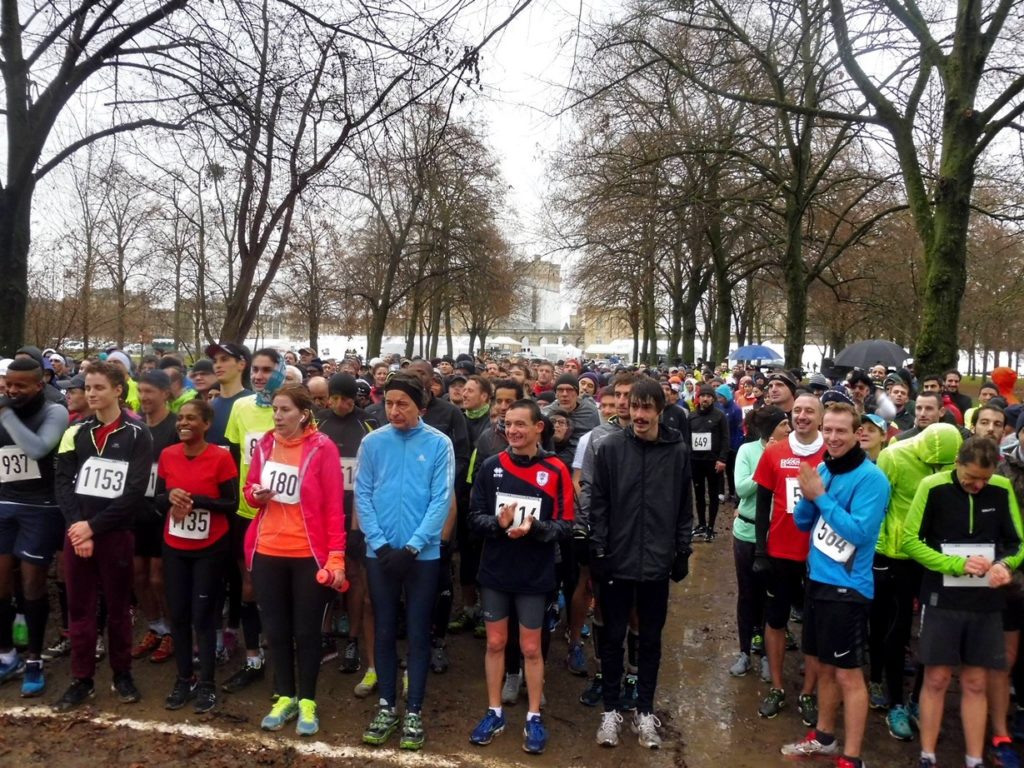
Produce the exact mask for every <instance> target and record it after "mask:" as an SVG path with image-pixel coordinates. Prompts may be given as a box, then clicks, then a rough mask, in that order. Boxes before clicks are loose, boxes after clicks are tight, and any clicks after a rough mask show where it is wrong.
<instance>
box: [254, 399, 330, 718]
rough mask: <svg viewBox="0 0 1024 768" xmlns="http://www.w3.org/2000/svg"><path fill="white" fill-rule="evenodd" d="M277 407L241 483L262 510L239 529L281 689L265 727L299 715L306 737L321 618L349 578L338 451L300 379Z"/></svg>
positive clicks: (312, 704)
mask: <svg viewBox="0 0 1024 768" xmlns="http://www.w3.org/2000/svg"><path fill="white" fill-rule="evenodd" d="M273 409H274V429H273V430H272V431H270V432H268V433H267V434H265V435H264V436H263V437H262V438H260V441H259V443H257V445H256V449H255V451H253V456H252V463H251V464H250V466H249V474H248V476H247V478H246V483H245V498H246V500H247V501H248V502H249V504H250V505H252V506H253V507H254V508H256V509H257V510H259V511H258V513H257V515H256V518H255V519H254V520H253V523H252V525H250V526H249V530H248V532H247V534H246V537H245V558H246V566H247V567H248V568H249V570H250V571H252V579H253V585H254V586H255V587H256V595H257V602H258V603H259V607H260V613H261V614H262V617H263V629H264V632H265V634H266V636H267V640H268V641H269V644H270V656H271V660H272V661H273V670H274V690H275V691H276V692H277V694H278V696H277V700H276V701H275V703H274V706H273V707H272V708H271V710H270V714H268V715H267V716H266V717H265V718H263V723H262V726H261V727H262V728H263V729H264V730H267V731H277V730H280V729H281V728H282V727H283V726H284V724H285V723H287V722H288V721H290V720H293V719H296V718H297V722H296V724H295V731H296V733H298V734H299V735H300V736H312V735H313V734H314V733H316V732H317V731H318V730H319V728H320V721H319V719H318V718H317V711H316V682H317V675H318V674H319V672H320V629H321V623H322V621H323V616H324V612H325V611H326V609H327V606H328V604H329V603H330V601H331V598H332V592H331V589H332V588H334V589H341V587H342V585H343V584H344V582H345V513H344V510H343V509H342V498H343V491H344V488H343V480H342V475H341V459H340V457H339V455H338V449H337V448H336V447H335V445H334V442H333V441H332V440H330V439H329V438H327V437H326V436H324V435H322V434H321V433H320V432H318V431H317V429H316V424H315V423H314V421H313V399H312V397H311V396H310V394H309V391H308V390H307V389H306V388H305V387H304V386H302V385H301V384H290V385H286V386H284V387H282V388H281V389H279V390H278V391H277V393H276V394H275V395H274V400H273ZM318 577H319V579H318ZM321 581H323V582H325V583H321ZM296 662H297V664H298V683H297V685H296V674H295V671H296Z"/></svg>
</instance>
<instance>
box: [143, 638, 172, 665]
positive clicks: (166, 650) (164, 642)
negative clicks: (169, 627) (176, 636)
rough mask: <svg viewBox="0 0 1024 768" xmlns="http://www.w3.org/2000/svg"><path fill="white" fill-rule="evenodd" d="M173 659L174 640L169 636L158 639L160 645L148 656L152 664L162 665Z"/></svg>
mask: <svg viewBox="0 0 1024 768" xmlns="http://www.w3.org/2000/svg"><path fill="white" fill-rule="evenodd" d="M173 658H174V640H173V639H172V638H171V636H170V635H164V636H163V637H161V638H160V645H159V646H158V647H157V649H156V650H155V651H153V653H151V654H150V655H149V660H150V661H151V662H152V663H154V664H163V663H164V662H165V661H170V660H171V659H173Z"/></svg>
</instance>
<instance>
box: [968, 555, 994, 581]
mask: <svg viewBox="0 0 1024 768" xmlns="http://www.w3.org/2000/svg"><path fill="white" fill-rule="evenodd" d="M991 567H992V561H990V560H989V559H988V558H987V557H982V556H981V555H971V556H970V557H968V558H967V562H965V563H964V573H968V574H970V575H971V576H984V575H985V574H986V573H988V569H989V568H991Z"/></svg>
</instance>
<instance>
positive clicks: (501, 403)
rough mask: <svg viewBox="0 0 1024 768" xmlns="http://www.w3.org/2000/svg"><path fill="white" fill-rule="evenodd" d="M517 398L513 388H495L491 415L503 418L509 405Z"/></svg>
mask: <svg viewBox="0 0 1024 768" xmlns="http://www.w3.org/2000/svg"><path fill="white" fill-rule="evenodd" d="M518 399H519V398H517V397H516V391H515V390H514V389H497V390H495V391H494V403H492V404H491V415H492V416H495V417H496V418H499V419H503V418H505V415H506V414H507V413H508V409H509V406H511V405H512V403H514V402H515V401H516V400H518Z"/></svg>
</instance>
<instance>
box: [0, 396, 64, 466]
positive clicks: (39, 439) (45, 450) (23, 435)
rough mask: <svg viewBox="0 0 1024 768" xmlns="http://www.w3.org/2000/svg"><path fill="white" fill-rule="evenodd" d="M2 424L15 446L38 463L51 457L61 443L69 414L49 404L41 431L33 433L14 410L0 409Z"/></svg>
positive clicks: (40, 427)
mask: <svg viewBox="0 0 1024 768" xmlns="http://www.w3.org/2000/svg"><path fill="white" fill-rule="evenodd" d="M0 424H3V426H4V429H6V430H7V434H9V435H10V436H11V439H12V440H14V444H15V445H17V446H18V447H19V448H21V450H23V451H24V452H25V455H26V456H28V457H29V458H30V459H33V460H35V461H38V460H39V459H42V458H45V457H46V456H47V455H49V453H50V452H51V451H52V450H53V449H54V448H56V447H57V445H58V444H59V443H60V439H61V438H62V437H63V436H64V432H65V430H67V428H68V412H67V411H66V410H64V408H62V407H61V406H59V405H54V404H52V403H51V404H48V405H47V406H46V415H45V416H44V417H43V423H42V424H41V425H40V426H39V431H38V432H33V431H32V430H31V429H29V428H28V427H26V426H25V425H24V424H23V423H22V421H21V419H19V418H18V415H17V414H16V413H15V412H14V411H13V410H11V409H10V408H0Z"/></svg>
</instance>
